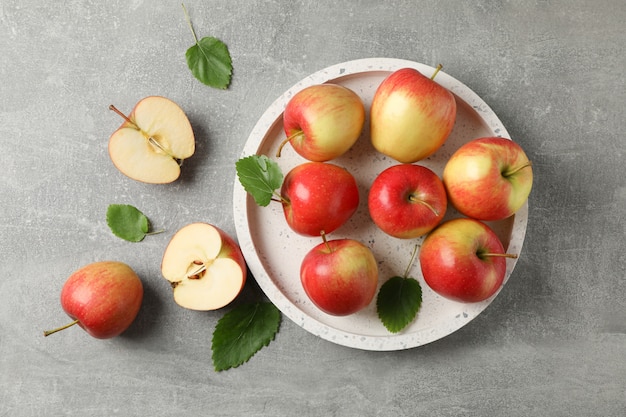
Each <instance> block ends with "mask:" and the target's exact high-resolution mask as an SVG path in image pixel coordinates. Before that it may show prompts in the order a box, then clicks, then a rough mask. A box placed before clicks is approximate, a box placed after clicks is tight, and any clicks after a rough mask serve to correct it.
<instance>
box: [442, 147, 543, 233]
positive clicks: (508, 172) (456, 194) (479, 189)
mask: <svg viewBox="0 0 626 417" xmlns="http://www.w3.org/2000/svg"><path fill="white" fill-rule="evenodd" d="M443 182H444V185H445V187H446V190H447V193H448V198H449V200H450V202H451V203H452V205H453V206H454V207H455V208H456V209H457V210H458V211H459V212H460V213H462V214H464V215H465V216H468V217H472V218H475V219H479V220H489V221H495V220H502V219H505V218H507V217H510V216H512V215H513V214H515V212H517V211H518V210H519V209H520V208H521V207H522V206H523V205H524V203H525V202H526V201H527V200H528V196H529V194H530V191H531V188H532V183H533V170H532V166H531V163H530V161H529V160H528V157H527V156H526V154H525V153H524V150H523V149H522V147H521V146H520V145H518V144H517V143H515V142H513V141H512V140H509V139H504V138H500V137H486V138H479V139H474V140H472V141H470V142H467V143H466V144H464V145H463V146H461V147H460V148H459V149H458V150H457V151H456V152H455V153H454V154H452V156H451V157H450V159H449V160H448V162H447V163H446V166H445V167H444V171H443Z"/></svg>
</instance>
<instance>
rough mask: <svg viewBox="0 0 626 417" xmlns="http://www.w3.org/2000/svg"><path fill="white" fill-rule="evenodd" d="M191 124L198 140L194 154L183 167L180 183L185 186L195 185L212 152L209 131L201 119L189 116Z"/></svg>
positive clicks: (185, 161) (184, 162)
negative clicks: (199, 169) (200, 170)
mask: <svg viewBox="0 0 626 417" xmlns="http://www.w3.org/2000/svg"><path fill="white" fill-rule="evenodd" d="M189 122H190V123H191V126H192V128H193V133H194V137H195V140H196V149H195V151H194V154H193V155H192V156H191V157H189V158H187V159H185V160H184V161H183V163H182V165H181V170H180V178H179V180H178V181H180V182H181V183H184V184H193V183H194V181H195V178H196V176H197V172H198V168H199V167H200V166H201V165H202V164H203V163H205V162H204V161H206V157H207V155H208V154H209V153H210V152H211V141H210V137H209V133H208V130H207V129H206V127H205V126H204V124H203V123H202V122H201V120H200V118H198V117H195V116H194V115H191V114H190V115H189Z"/></svg>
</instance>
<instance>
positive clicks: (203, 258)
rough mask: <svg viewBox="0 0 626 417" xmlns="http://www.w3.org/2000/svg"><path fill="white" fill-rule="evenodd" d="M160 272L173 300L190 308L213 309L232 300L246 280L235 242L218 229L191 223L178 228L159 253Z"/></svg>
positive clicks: (242, 262)
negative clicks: (160, 253) (168, 283)
mask: <svg viewBox="0 0 626 417" xmlns="http://www.w3.org/2000/svg"><path fill="white" fill-rule="evenodd" d="M161 273H162V275H163V277H164V278H165V279H167V280H168V281H170V284H171V286H172V289H173V293H174V301H175V302H176V303H177V304H178V305H180V306H181V307H185V308H188V309H191V310H202V311H208V310H216V309H219V308H222V307H224V306H226V305H227V304H229V303H230V302H231V301H233V300H234V299H235V298H236V297H237V296H238V295H239V293H240V292H241V290H242V289H243V286H244V284H245V282H246V276H247V268H246V263H245V260H244V257H243V254H242V253H241V249H240V248H239V245H237V243H236V242H235V240H234V239H233V238H231V237H230V236H229V235H228V234H227V233H226V232H224V231H223V230H222V229H220V228H218V227H216V226H213V225H211V224H208V223H202V222H198V223H191V224H188V225H186V226H184V227H182V228H181V229H180V230H178V231H177V232H176V233H175V234H174V236H173V237H172V239H171V240H170V242H169V244H168V245H167V247H166V249H165V252H164V254H163V260H162V262H161Z"/></svg>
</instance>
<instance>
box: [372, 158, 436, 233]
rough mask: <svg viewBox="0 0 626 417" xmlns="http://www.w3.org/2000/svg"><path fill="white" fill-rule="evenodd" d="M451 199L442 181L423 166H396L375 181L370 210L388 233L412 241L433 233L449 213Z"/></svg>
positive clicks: (382, 173) (376, 221)
mask: <svg viewBox="0 0 626 417" xmlns="http://www.w3.org/2000/svg"><path fill="white" fill-rule="evenodd" d="M447 205H448V199H447V196H446V190H445V188H444V186H443V182H442V181H441V179H440V178H439V177H438V176H437V174H435V173H434V172H433V171H432V170H430V169H429V168H427V167H425V166H422V165H413V164H400V165H393V166H391V167H389V168H387V169H385V170H384V171H382V172H381V173H380V174H378V176H377V177H376V178H375V179H374V181H373V182H372V186H371V187H370V191H369V195H368V209H369V213H370V217H371V218H372V220H373V221H374V223H375V224H376V225H377V226H378V227H379V228H380V229H381V230H382V231H383V232H385V233H386V234H388V235H390V236H393V237H396V238H399V239H413V238H416V237H420V236H423V235H425V234H426V233H428V232H430V231H431V230H433V229H434V228H435V227H436V226H437V225H438V224H439V223H440V222H441V221H442V220H443V217H444V216H445V214H446V209H447Z"/></svg>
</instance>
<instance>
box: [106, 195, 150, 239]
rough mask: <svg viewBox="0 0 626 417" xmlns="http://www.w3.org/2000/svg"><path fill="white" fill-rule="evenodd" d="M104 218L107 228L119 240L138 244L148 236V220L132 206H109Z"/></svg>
mask: <svg viewBox="0 0 626 417" xmlns="http://www.w3.org/2000/svg"><path fill="white" fill-rule="evenodd" d="M106 216H107V224H108V225H109V228H110V229H111V231H112V232H113V234H114V235H115V236H117V237H119V238H121V239H124V240H128V241H129V242H139V241H141V240H143V238H144V237H145V236H146V234H148V228H149V222H148V218H147V217H146V216H145V215H144V214H143V213H142V212H141V211H139V210H138V209H136V208H135V207H133V206H129V205H126V204H111V205H110V206H109V207H108V208H107V215H106Z"/></svg>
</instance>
